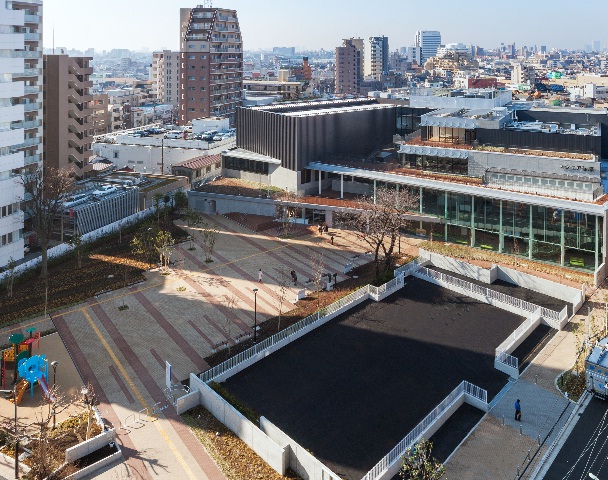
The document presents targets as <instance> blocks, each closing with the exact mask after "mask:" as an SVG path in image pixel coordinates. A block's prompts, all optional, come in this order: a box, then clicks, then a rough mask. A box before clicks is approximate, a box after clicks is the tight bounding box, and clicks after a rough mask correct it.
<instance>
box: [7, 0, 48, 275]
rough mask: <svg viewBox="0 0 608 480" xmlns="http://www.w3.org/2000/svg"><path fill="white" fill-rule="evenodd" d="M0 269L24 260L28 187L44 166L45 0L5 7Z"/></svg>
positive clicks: (9, 4)
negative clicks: (22, 175)
mask: <svg viewBox="0 0 608 480" xmlns="http://www.w3.org/2000/svg"><path fill="white" fill-rule="evenodd" d="M0 32H2V35H1V37H2V40H1V42H2V46H1V47H0V49H2V52H4V53H3V54H0V79H1V80H0V119H1V120H0V123H1V124H2V128H0V267H3V266H5V265H6V264H8V263H9V261H10V260H11V259H12V260H20V259H22V258H23V232H24V230H25V231H28V230H30V229H29V228H28V227H27V226H25V225H24V222H26V220H25V216H24V213H23V210H22V203H21V202H22V201H23V200H24V189H23V186H22V185H20V183H19V182H18V181H17V180H16V179H15V176H14V174H13V173H14V172H21V171H23V170H24V169H26V168H29V169H32V170H33V169H36V168H37V167H38V166H39V165H41V162H42V0H27V1H19V2H17V1H15V2H1V3H0Z"/></svg>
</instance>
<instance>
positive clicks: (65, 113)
mask: <svg viewBox="0 0 608 480" xmlns="http://www.w3.org/2000/svg"><path fill="white" fill-rule="evenodd" d="M91 60H92V58H91V57H69V56H67V55H45V56H44V95H45V104H44V119H43V120H44V153H45V165H49V166H53V167H55V168H61V169H64V168H67V169H69V170H71V171H73V172H74V176H75V177H76V178H83V177H84V176H85V175H86V173H88V172H89V171H91V170H92V168H93V166H92V165H91V164H90V163H89V161H90V159H91V157H92V156H93V151H92V149H91V143H92V142H93V137H92V136H91V133H90V131H91V130H94V124H93V121H92V118H91V117H92V115H93V110H92V109H91V108H90V102H91V101H92V100H93V96H92V95H91V94H90V92H89V88H91V87H92V86H93V82H92V81H90V80H89V76H90V75H91V74H92V73H93V67H91V66H90V65H89V62H90V61H91Z"/></svg>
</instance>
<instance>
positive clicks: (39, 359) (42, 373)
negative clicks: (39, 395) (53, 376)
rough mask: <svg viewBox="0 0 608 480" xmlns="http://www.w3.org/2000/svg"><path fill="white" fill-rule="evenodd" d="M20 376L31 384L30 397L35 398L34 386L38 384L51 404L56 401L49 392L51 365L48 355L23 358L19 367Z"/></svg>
mask: <svg viewBox="0 0 608 480" xmlns="http://www.w3.org/2000/svg"><path fill="white" fill-rule="evenodd" d="M17 368H18V371H19V376H20V377H21V378H22V379H24V380H25V381H27V382H28V383H29V384H30V396H31V397H33V396H34V384H35V383H36V382H38V383H39V384H40V387H41V388H42V391H43V392H44V396H45V397H46V398H48V399H49V401H50V402H52V401H53V400H54V398H53V395H52V394H51V393H50V391H49V385H48V382H47V379H48V377H49V364H48V362H47V360H46V355H34V356H33V357H30V358H23V359H21V361H20V362H19V365H18V366H17Z"/></svg>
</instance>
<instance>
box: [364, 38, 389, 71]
mask: <svg viewBox="0 0 608 480" xmlns="http://www.w3.org/2000/svg"><path fill="white" fill-rule="evenodd" d="M388 55H389V51H388V37H385V36H382V37H370V38H369V49H366V50H365V62H364V67H365V76H366V77H367V76H369V77H372V78H373V79H374V80H380V79H381V77H382V75H384V74H387V73H388Z"/></svg>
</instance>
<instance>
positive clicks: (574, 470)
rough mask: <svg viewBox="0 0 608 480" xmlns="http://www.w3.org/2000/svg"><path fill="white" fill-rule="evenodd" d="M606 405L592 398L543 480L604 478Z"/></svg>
mask: <svg viewBox="0 0 608 480" xmlns="http://www.w3.org/2000/svg"><path fill="white" fill-rule="evenodd" d="M607 409H608V403H606V402H605V401H602V400H600V399H598V398H592V399H591V402H589V405H588V406H587V408H585V411H584V412H583V414H582V415H581V416H580V418H579V419H578V422H577V423H576V426H575V427H574V429H573V430H572V433H571V434H570V435H569V436H568V439H567V440H566V442H565V443H564V445H563V446H562V448H561V449H560V451H559V453H558V454H557V457H556V458H555V461H554V462H553V464H552V465H551V468H549V470H548V472H547V474H546V475H545V477H544V478H545V479H546V480H560V479H563V480H566V479H568V480H579V479H587V480H588V479H590V478H593V477H591V476H590V475H589V474H590V473H591V474H592V475H595V477H597V478H601V479H605V478H608V415H607Z"/></svg>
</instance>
